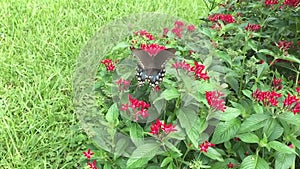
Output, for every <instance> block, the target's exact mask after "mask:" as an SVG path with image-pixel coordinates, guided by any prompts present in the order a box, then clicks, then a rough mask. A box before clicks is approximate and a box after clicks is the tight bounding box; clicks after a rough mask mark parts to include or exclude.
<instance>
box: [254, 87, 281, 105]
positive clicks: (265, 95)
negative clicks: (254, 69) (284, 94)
mask: <svg viewBox="0 0 300 169" xmlns="http://www.w3.org/2000/svg"><path fill="white" fill-rule="evenodd" d="M252 97H253V98H254V99H255V100H256V101H260V102H262V103H263V104H264V106H268V105H270V104H271V105H272V106H277V105H278V100H277V99H278V98H279V97H281V94H280V93H276V92H275V91H272V92H269V91H266V92H263V91H261V90H259V89H256V91H255V92H253V93H252Z"/></svg>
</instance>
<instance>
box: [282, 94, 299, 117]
mask: <svg viewBox="0 0 300 169" xmlns="http://www.w3.org/2000/svg"><path fill="white" fill-rule="evenodd" d="M299 100H300V99H299V98H297V97H296V96H291V95H290V94H288V97H287V98H286V99H285V100H284V102H283V105H284V107H285V108H288V109H289V110H290V111H292V112H293V113H294V114H297V113H300V102H298V101H299Z"/></svg>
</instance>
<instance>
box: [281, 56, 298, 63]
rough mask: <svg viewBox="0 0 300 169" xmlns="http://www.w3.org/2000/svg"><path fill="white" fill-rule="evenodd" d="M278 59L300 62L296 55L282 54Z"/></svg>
mask: <svg viewBox="0 0 300 169" xmlns="http://www.w3.org/2000/svg"><path fill="white" fill-rule="evenodd" d="M278 59H284V60H287V61H291V62H296V63H300V60H299V59H297V58H296V57H295V56H294V55H288V56H281V57H278Z"/></svg>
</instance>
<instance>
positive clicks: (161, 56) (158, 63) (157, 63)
mask: <svg viewBox="0 0 300 169" xmlns="http://www.w3.org/2000/svg"><path fill="white" fill-rule="evenodd" d="M175 52H176V50H175V49H174V48H170V49H166V50H162V51H160V52H159V53H158V54H157V55H156V56H154V57H153V65H154V67H153V68H154V69H163V68H165V65H166V63H167V62H168V61H169V60H170V59H171V58H173V57H174V55H175Z"/></svg>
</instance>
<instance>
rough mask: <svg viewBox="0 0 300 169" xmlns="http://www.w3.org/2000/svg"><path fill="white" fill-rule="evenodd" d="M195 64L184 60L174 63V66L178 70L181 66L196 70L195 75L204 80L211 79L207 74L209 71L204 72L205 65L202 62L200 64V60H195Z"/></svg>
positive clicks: (191, 70)
mask: <svg viewBox="0 0 300 169" xmlns="http://www.w3.org/2000/svg"><path fill="white" fill-rule="evenodd" d="M194 64H195V66H192V67H191V65H190V64H188V63H186V62H185V60H184V61H182V62H176V63H174V64H172V66H173V68H175V69H176V70H177V69H179V68H181V69H185V70H187V71H189V72H194V74H195V76H196V77H198V78H200V79H203V80H207V79H209V76H207V72H203V70H204V69H205V66H204V65H202V64H199V63H198V62H196V61H195V62H194Z"/></svg>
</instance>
